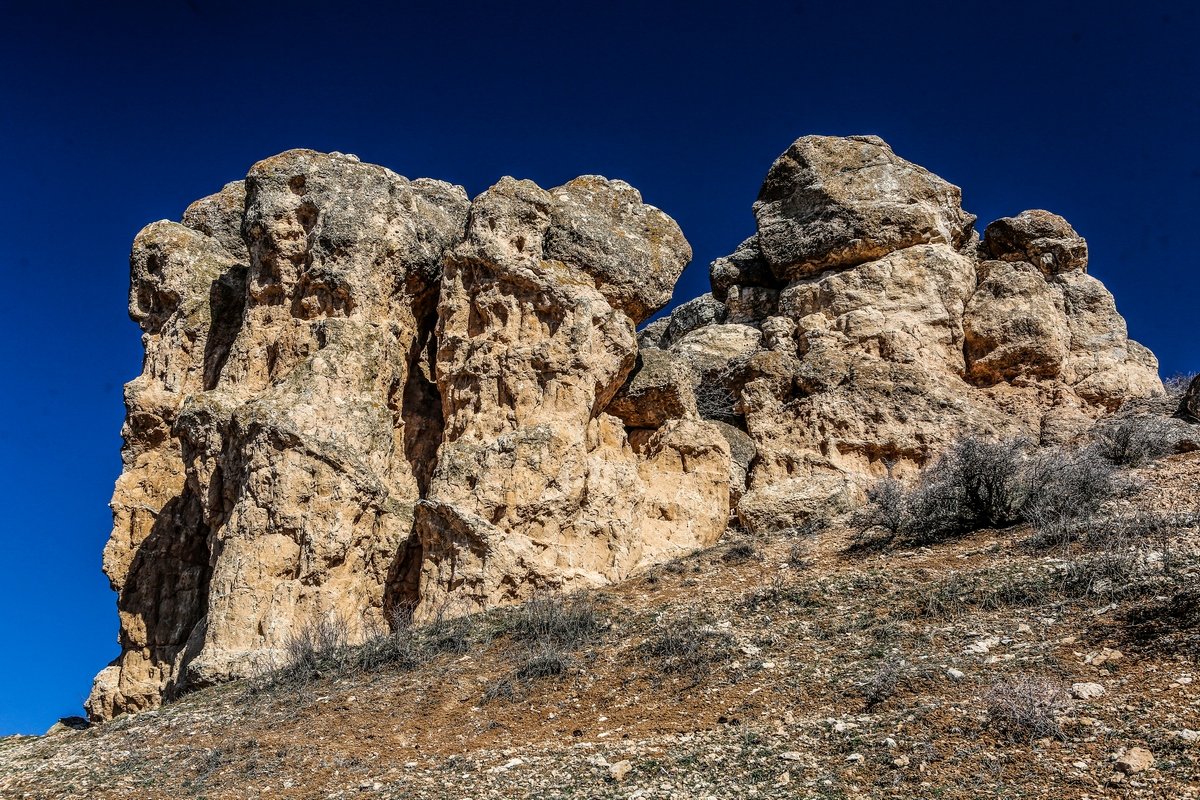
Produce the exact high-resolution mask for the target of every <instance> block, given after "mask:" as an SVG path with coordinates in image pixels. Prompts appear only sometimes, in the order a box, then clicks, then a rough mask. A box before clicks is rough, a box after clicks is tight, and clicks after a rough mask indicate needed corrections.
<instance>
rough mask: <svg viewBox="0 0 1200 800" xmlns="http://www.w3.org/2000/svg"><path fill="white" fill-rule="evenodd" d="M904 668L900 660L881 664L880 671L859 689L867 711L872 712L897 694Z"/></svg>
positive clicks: (895, 659)
mask: <svg viewBox="0 0 1200 800" xmlns="http://www.w3.org/2000/svg"><path fill="white" fill-rule="evenodd" d="M903 668H904V662H902V661H901V660H900V659H898V658H889V659H887V660H885V661H884V662H883V663H881V664H880V665H879V667H878V669H876V670H875V672H874V673H872V674H871V676H870V677H869V678H867V680H866V681H865V682H864V683H863V684H862V685H861V686H860V687H859V690H860V692H861V694H862V698H863V701H864V703H865V704H866V710H867V711H870V710H872V709H873V708H875V706H877V705H879V704H880V703H883V702H884V701H885V700H887V699H888V698H889V697H891V696H892V695H893V694H895V693H896V688H897V687H898V686H899V685H900V676H901V672H902V671H903Z"/></svg>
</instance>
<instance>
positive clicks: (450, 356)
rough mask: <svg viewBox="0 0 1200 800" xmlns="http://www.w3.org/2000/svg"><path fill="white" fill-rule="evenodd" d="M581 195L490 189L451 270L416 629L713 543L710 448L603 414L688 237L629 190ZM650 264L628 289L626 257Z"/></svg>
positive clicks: (722, 491)
mask: <svg viewBox="0 0 1200 800" xmlns="http://www.w3.org/2000/svg"><path fill="white" fill-rule="evenodd" d="M580 180H583V179H580ZM579 185H580V184H578V182H575V181H573V182H572V183H571V184H568V190H566V191H564V190H563V189H561V188H560V189H552V190H550V191H545V190H543V189H540V188H539V187H537V186H536V185H534V184H532V183H530V182H528V181H515V180H512V179H508V178H506V179H504V180H502V181H500V182H499V183H498V184H496V185H495V186H493V187H492V188H491V189H489V190H488V191H487V192H485V193H484V194H482V195H480V197H478V198H476V200H475V201H474V202H473V204H472V207H471V218H470V224H469V226H468V230H467V236H466V240H465V242H463V244H461V245H460V246H459V247H458V248H456V249H455V250H454V252H453V253H452V254H451V255H450V257H449V258H448V259H447V260H446V263H445V272H444V277H443V282H442V292H441V300H440V306H439V322H438V330H437V335H438V341H439V347H438V359H437V370H436V374H437V378H438V386H439V388H440V390H441V397H442V408H443V412H444V418H445V430H444V434H443V440H442V445H441V447H440V449H439V452H438V462H437V469H436V471H435V473H434V476H433V481H432V483H431V487H430V491H429V494H428V498H427V499H426V500H425V501H423V502H422V503H421V504H420V506H419V509H418V520H417V531H418V533H419V535H420V538H421V544H422V550H423V554H424V555H423V563H422V571H421V595H420V606H419V607H418V609H417V614H418V616H429V615H432V614H435V613H436V612H437V610H438V609H439V608H442V607H444V606H445V605H446V604H448V603H450V602H451V601H453V600H460V601H462V602H464V603H465V604H466V607H468V608H485V607H488V606H492V605H495V604H498V603H505V602H512V601H515V600H519V599H522V598H523V597H526V596H528V595H529V594H530V593H532V592H533V591H535V590H538V589H547V588H550V589H557V588H564V589H565V588H578V587H581V586H589V585H597V584H600V583H604V582H607V581H611V580H616V579H619V578H621V577H624V576H625V575H628V574H629V573H630V571H632V570H633V569H635V568H637V567H638V566H639V565H641V564H643V563H645V560H646V559H647V558H655V557H658V554H666V553H678V552H681V551H682V550H685V549H694V548H695V547H698V546H703V545H704V544H705V543H706V542H711V541H712V540H714V539H715V538H716V536H718V535H719V534H720V531H721V530H722V529H723V527H724V515H725V511H726V509H727V508H728V470H729V466H728V460H729V451H728V446H727V445H726V443H725V441H724V439H723V438H722V437H721V436H720V434H719V432H717V431H716V430H715V429H711V428H708V427H707V426H706V425H704V424H703V423H699V422H696V421H680V422H679V423H667V424H665V425H664V427H663V428H661V429H660V430H659V431H658V432H657V433H654V434H649V433H647V434H643V435H642V436H641V437H639V438H638V439H637V440H636V441H635V442H634V443H632V444H631V442H630V441H629V440H628V439H627V438H626V434H625V427H624V425H623V424H622V423H621V421H620V420H619V419H617V418H616V417H614V416H611V415H610V414H608V413H605V411H604V409H605V408H607V407H609V405H610V403H611V402H612V400H613V398H614V396H615V395H616V393H617V391H618V390H619V389H620V388H621V386H622V384H624V383H625V380H626V377H627V376H628V375H629V373H630V371H631V370H632V369H633V367H634V364H635V360H636V353H637V347H636V341H635V338H634V327H633V326H634V323H635V322H637V321H638V320H639V319H641V318H643V317H644V316H646V315H648V314H649V313H651V312H652V311H653V307H654V305H655V304H656V303H662V302H665V301H666V298H667V297H668V296H669V287H670V286H671V285H673V283H674V281H675V279H676V278H677V277H678V275H679V273H680V272H681V271H682V269H683V267H684V265H685V264H686V260H687V258H688V257H690V250H688V249H687V247H686V243H685V244H683V245H682V246H677V245H675V244H672V245H671V248H670V249H663V243H678V242H681V241H682V236H681V235H679V234H678V231H677V229H676V230H674V231H672V230H670V229H668V228H664V227H663V225H665V223H663V222H662V220H664V219H666V220H667V221H669V218H666V217H665V215H661V212H658V211H657V210H656V209H651V208H649V207H645V208H639V207H637V206H636V205H635V201H638V200H640V198H636V197H635V196H634V195H632V194H630V191H631V190H629V189H628V187H626V186H625V185H624V184H619V183H615V182H614V184H613V186H611V187H608V186H606V185H605V184H604V181H603V179H600V178H588V179H586V182H585V184H584V185H586V187H587V192H588V193H587V195H586V197H588V198H600V199H603V198H610V197H614V196H615V197H620V198H623V199H622V201H621V202H620V203H617V202H608V201H607V200H606V201H605V202H599V201H596V202H591V201H589V202H588V203H587V204H581V201H580V199H579V197H580V193H579V190H578V186H579ZM585 220H586V226H585ZM628 220H633V221H634V222H633V223H632V224H631V225H626V224H625V222H626V221H628ZM646 220H650V222H646ZM673 224H674V223H671V225H672V226H673ZM585 231H586V235H585ZM568 244H569V246H567V245H568ZM646 252H649V253H652V254H656V255H655V256H654V257H653V258H650V259H649V260H644V261H643V262H642V263H641V268H640V271H639V272H637V273H636V276H635V274H634V273H628V274H627V271H626V270H627V267H628V259H629V258H630V256H629V254H630V253H634V254H641V253H646ZM656 259H657V260H656ZM635 277H636V279H635ZM622 281H624V282H622ZM664 286H665V287H668V288H667V290H666V292H665V294H664V293H663V292H662V291H660V290H659V289H658V287H664ZM637 292H641V293H642V294H640V295H639V294H637ZM677 388H678V387H677ZM628 400H629V398H628V397H626V398H624V400H623V401H622V402H618V404H617V409H616V410H617V411H618V412H620V413H624V414H625V415H626V416H629V417H634V419H633V421H634V422H656V421H659V419H649V418H645V419H642V418H636V415H635V414H634V409H633V408H631V404H630V403H629V402H627V401H628ZM676 400H679V405H680V406H681V408H680V410H682V411H684V412H685V413H690V409H689V408H687V407H686V406H687V405H688V403H687V401H686V400H681V399H680V398H679V397H678V393H676ZM661 410H662V409H660V411H661ZM658 416H659V417H660V418H662V420H663V422H666V417H668V416H669V414H666V413H661V414H659V415H658ZM681 425H682V426H684V427H683V428H682V429H681V428H680V426H681ZM685 432H686V433H687V434H688V435H684V433H685ZM647 464H650V465H653V466H651V467H648V466H647ZM655 476H658V477H655Z"/></svg>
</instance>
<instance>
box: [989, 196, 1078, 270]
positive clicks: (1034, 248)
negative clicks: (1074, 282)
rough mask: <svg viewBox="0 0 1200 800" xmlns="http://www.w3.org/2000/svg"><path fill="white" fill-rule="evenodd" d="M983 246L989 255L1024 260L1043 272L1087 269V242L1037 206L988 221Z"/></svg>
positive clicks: (1003, 259)
mask: <svg viewBox="0 0 1200 800" xmlns="http://www.w3.org/2000/svg"><path fill="white" fill-rule="evenodd" d="M983 248H984V250H985V251H987V253H988V254H989V255H990V256H991V257H992V258H996V259H999V260H1001V261H1024V262H1026V263H1029V264H1032V265H1033V266H1035V267H1037V268H1038V269H1039V270H1041V272H1042V273H1044V274H1045V275H1057V274H1059V273H1061V272H1072V271H1079V272H1083V271H1085V270H1086V269H1087V263H1088V249H1087V242H1085V241H1084V240H1083V237H1082V236H1080V235H1079V234H1078V233H1076V232H1075V229H1074V228H1072V227H1071V225H1070V223H1068V222H1067V221H1066V220H1065V219H1063V218H1062V217H1060V216H1058V215H1057V214H1051V213H1050V212H1049V211H1042V210H1040V209H1034V210H1032V211H1022V212H1021V213H1020V214H1018V215H1017V216H1015V217H1002V218H1001V219H998V220H996V221H995V222H993V223H991V224H990V225H988V226H987V229H986V230H985V231H984V234H983Z"/></svg>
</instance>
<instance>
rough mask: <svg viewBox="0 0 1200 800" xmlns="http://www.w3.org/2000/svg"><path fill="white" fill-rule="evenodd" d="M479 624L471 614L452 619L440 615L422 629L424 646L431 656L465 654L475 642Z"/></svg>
mask: <svg viewBox="0 0 1200 800" xmlns="http://www.w3.org/2000/svg"><path fill="white" fill-rule="evenodd" d="M478 622H479V621H478V619H477V618H476V617H475V616H474V615H471V614H465V615H463V616H459V617H450V616H443V615H442V614H440V613H439V615H438V616H437V617H435V618H434V619H433V620H432V621H431V622H429V623H427V624H426V625H425V626H424V627H423V628H422V629H421V641H422V644H423V645H424V646H425V648H426V649H427V650H428V651H429V652H430V653H431V654H437V653H465V652H467V651H468V650H470V649H471V645H472V643H473V642H474V640H475V634H476V630H477V628H478Z"/></svg>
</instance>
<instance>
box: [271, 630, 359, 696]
mask: <svg viewBox="0 0 1200 800" xmlns="http://www.w3.org/2000/svg"><path fill="white" fill-rule="evenodd" d="M349 640H350V625H349V622H348V621H347V620H346V618H345V617H343V616H342V615H340V614H328V615H326V616H323V617H318V618H316V619H313V620H310V621H309V622H308V623H307V624H304V625H302V626H301V627H299V628H298V629H295V630H293V631H292V633H290V634H289V635H288V637H287V639H286V640H285V641H284V646H283V651H284V656H283V658H284V662H283V664H282V665H280V667H279V669H278V670H277V672H278V680H279V681H282V682H289V683H307V682H308V681H310V680H312V679H314V678H320V677H322V676H323V675H324V674H326V673H334V672H340V671H341V670H342V669H343V668H344V667H345V666H346V665H347V664H348V663H350V661H351V659H352V657H351V654H350V649H349Z"/></svg>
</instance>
